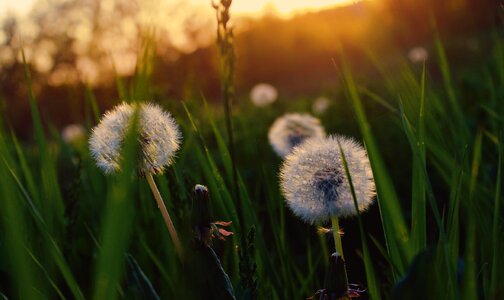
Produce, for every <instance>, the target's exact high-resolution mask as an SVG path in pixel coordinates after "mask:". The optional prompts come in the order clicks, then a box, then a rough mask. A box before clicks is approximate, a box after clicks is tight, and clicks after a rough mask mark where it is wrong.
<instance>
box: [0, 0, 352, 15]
mask: <svg viewBox="0 0 504 300" xmlns="http://www.w3.org/2000/svg"><path fill="white" fill-rule="evenodd" d="M35 1H36V0H0V15H1V14H3V13H5V12H7V11H9V10H10V11H14V12H16V13H17V14H20V15H23V14H26V13H27V12H28V11H29V10H30V8H31V6H32V5H33V3H34V2H35ZM139 1H141V0H139ZM160 1H168V2H169V1H174V0H160ZM186 1H188V2H189V3H191V4H195V5H201V6H209V5H210V0H186ZM357 1H358V0H233V4H232V5H231V11H232V13H235V14H237V15H253V16H257V15H260V14H261V13H262V12H264V11H265V8H267V7H269V8H273V7H274V8H275V11H276V12H277V13H279V14H281V15H284V16H289V15H291V14H294V13H296V12H301V11H308V10H317V9H322V8H325V7H330V6H335V5H342V4H350V3H353V2H357Z"/></svg>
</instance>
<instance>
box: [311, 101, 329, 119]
mask: <svg viewBox="0 0 504 300" xmlns="http://www.w3.org/2000/svg"><path fill="white" fill-rule="evenodd" d="M330 105H331V101H330V100H329V99H328V98H326V97H318V98H317V99H315V101H314V102H313V105H312V110H313V112H314V113H315V114H317V115H321V114H323V113H325V112H326V110H327V109H328V108H329V106H330Z"/></svg>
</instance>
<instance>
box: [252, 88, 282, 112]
mask: <svg viewBox="0 0 504 300" xmlns="http://www.w3.org/2000/svg"><path fill="white" fill-rule="evenodd" d="M277 97H278V91H277V89H276V88H275V87H274V86H272V85H271V84H268V83H259V84H256V85H255V86H254V87H253V88H252V90H251V91H250V99H251V100H252V103H254V104H255V106H258V107H264V106H267V105H269V104H271V103H273V102H275V100H276V99H277Z"/></svg>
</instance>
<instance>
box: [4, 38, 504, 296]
mask: <svg viewBox="0 0 504 300" xmlns="http://www.w3.org/2000/svg"><path fill="white" fill-rule="evenodd" d="M150 38H152V37H150ZM148 41H149V42H146V44H145V45H144V46H145V47H144V48H143V50H142V51H141V52H140V53H139V56H140V57H141V59H140V60H139V61H141V64H140V65H139V67H138V68H137V75H136V76H135V79H134V80H133V81H132V82H130V83H129V85H128V84H126V83H125V81H123V80H121V78H117V87H118V91H117V93H118V95H121V98H122V99H124V100H128V101H136V100H141V101H142V100H146V99H148V98H150V97H151V96H152V91H151V89H152V87H153V84H152V83H151V82H150V77H151V72H152V68H153V64H152V63H151V59H152V51H151V50H152V47H153V40H152V39H149V40H148ZM493 45H494V47H495V48H494V57H492V58H489V59H490V62H489V63H488V65H486V66H484V67H483V68H484V70H473V71H474V72H481V73H482V74H486V76H481V80H482V81H483V82H482V86H483V87H484V88H482V90H481V91H478V92H479V93H480V95H481V99H479V100H480V102H479V103H478V105H477V108H476V111H473V110H468V109H467V104H465V102H464V101H465V100H464V95H463V93H462V87H461V86H460V83H459V82H458V81H457V77H456V76H452V74H453V71H452V69H451V68H452V67H453V66H451V65H450V64H449V56H448V55H447V54H446V51H445V45H444V44H443V43H442V41H441V38H440V37H439V36H437V35H436V38H435V40H434V47H435V49H436V53H437V58H433V59H429V60H428V61H427V62H426V63H425V64H424V65H423V66H422V67H421V68H418V66H411V65H410V64H409V63H407V62H405V61H402V62H401V64H400V65H399V66H396V67H395V69H393V70H392V69H389V67H388V66H386V65H384V64H382V63H381V62H380V61H379V60H378V59H376V58H377V57H379V54H378V53H375V52H373V51H372V50H369V53H368V54H369V57H370V58H371V59H370V60H369V64H370V65H373V66H374V67H376V68H377V69H378V73H379V74H380V75H381V79H380V80H381V82H380V83H379V84H376V83H375V84H374V86H373V85H372V87H365V85H366V84H365V83H366V82H365V80H366V79H361V78H362V77H365V76H363V75H362V74H359V73H356V72H355V70H354V69H352V65H351V64H352V62H351V61H349V60H348V59H347V58H346V56H345V54H344V53H341V55H340V56H339V59H337V62H336V64H337V65H338V66H339V68H338V70H340V71H341V75H342V79H343V82H342V83H343V84H342V90H340V91H338V92H339V94H341V95H342V96H341V98H339V99H337V100H338V101H339V102H338V104H339V106H338V107H334V108H332V110H331V111H329V114H328V115H327V116H325V117H322V120H323V122H324V125H325V126H326V128H336V127H337V132H338V133H351V132H354V133H357V135H360V136H359V138H362V141H363V142H364V144H365V147H366V149H367V152H368V155H369V158H370V161H371V165H372V169H373V174H374V178H375V180H376V186H377V206H378V209H377V210H374V211H373V209H372V210H371V211H370V212H368V213H363V214H359V215H358V216H357V217H356V218H355V219H349V220H343V221H342V226H343V227H345V228H346V229H352V228H353V229H355V232H352V231H348V230H346V235H345V236H344V237H343V240H344V241H345V239H348V241H353V242H351V243H343V247H344V248H345V249H344V252H345V258H346V262H347V266H348V267H349V272H348V277H349V278H348V279H349V281H350V282H355V283H360V284H361V285H362V286H364V287H366V288H367V289H368V292H366V293H364V294H363V298H366V297H368V298H372V299H462V298H464V299H499V298H501V297H503V295H504V289H503V286H504V272H503V271H502V270H503V266H504V260H503V259H501V258H500V256H499V254H500V252H501V251H502V250H503V249H504V248H503V242H502V203H501V202H502V192H501V189H502V184H503V182H502V168H503V159H502V157H503V155H504V150H503V148H504V147H503V146H502V141H501V139H502V137H503V134H502V132H503V123H504V109H503V108H502V107H503V106H502V100H500V99H501V97H502V95H504V58H503V57H504V53H503V51H504V50H503V47H502V44H501V37H500V36H499V35H495V37H494V40H493ZM230 63H231V61H230V60H229V59H223V67H224V68H229V67H230V66H228V65H227V64H230ZM25 67H26V69H25V75H26V76H25V77H26V84H25V86H26V90H27V91H28V96H29V97H28V99H23V100H24V101H29V103H30V107H31V112H32V119H33V124H34V125H33V126H34V127H33V135H34V136H33V137H34V141H32V140H19V139H18V137H17V136H16V134H15V133H14V132H12V133H11V131H10V130H9V128H8V126H9V124H8V123H7V122H3V123H2V124H0V125H1V128H0V159H1V160H0V166H1V167H0V187H1V189H0V203H1V207H2V209H1V210H0V216H1V227H0V253H2V256H1V257H0V274H1V278H2V281H1V282H0V293H2V294H5V295H6V296H7V297H9V299H11V298H12V299H17V298H20V299H38V298H44V299H56V298H61V299H73V298H76V299H87V298H94V299H114V298H137V299H155V298H156V297H157V295H159V297H160V298H162V299H172V298H177V299H178V298H184V297H186V296H187V295H188V293H187V291H189V290H191V289H197V288H198V287H197V286H193V285H192V283H191V278H192V277H193V276H196V274H194V273H195V272H196V273H197V275H198V276H203V277H204V276H205V274H207V273H206V271H207V270H206V269H205V267H204V264H202V265H201V266H199V265H197V267H196V269H194V268H187V265H185V264H184V262H183V261H182V262H181V261H180V260H179V259H178V258H177V256H176V254H175V249H174V247H173V243H172V242H171V240H170V238H169V236H168V233H167V231H166V229H165V226H164V224H163V219H162V217H161V215H160V214H159V212H158V211H157V209H156V207H155V206H154V203H155V201H154V199H152V195H151V193H150V191H149V189H148V183H147V181H146V180H145V179H143V178H136V177H135V176H132V173H134V172H133V170H134V168H135V167H136V165H135V164H134V163H133V162H134V160H135V157H136V151H137V149H136V147H137V145H136V137H135V134H134V131H132V133H131V134H130V135H129V136H128V138H127V139H126V142H125V147H124V149H123V162H124V163H123V167H122V170H123V171H122V172H121V173H120V174H117V175H115V176H112V177H106V176H104V175H103V174H101V173H100V171H99V170H98V169H97V168H96V166H95V164H94V162H93V160H92V159H91V157H90V155H89V152H88V150H87V147H86V145H85V144H81V145H76V144H68V143H66V142H64V141H63V140H62V139H60V138H59V137H57V138H56V139H50V138H48V137H47V135H46V132H47V128H50V127H51V126H52V124H51V120H47V119H44V118H43V116H41V113H40V111H39V110H38V107H37V100H36V99H35V95H34V94H33V92H32V87H31V78H30V72H29V69H28V67H27V65H25ZM225 70H227V71H225V72H224V74H225V76H224V77H223V80H224V81H225V82H224V83H223V88H222V91H223V95H224V98H225V100H224V102H225V103H226V105H225V107H226V109H225V110H226V111H225V112H223V110H222V109H221V106H218V105H213V104H212V103H207V101H206V99H205V98H204V97H198V98H197V99H186V100H185V101H184V102H183V103H180V102H176V101H172V99H167V98H160V99H155V100H156V101H158V102H161V103H162V104H163V106H164V107H165V108H166V109H167V110H169V111H171V112H172V113H173V115H174V116H175V117H176V119H177V121H178V123H179V124H180V125H181V128H182V131H183V135H184V142H183V147H182V149H181V151H180V152H179V154H178V157H177V158H176V162H175V164H174V165H173V166H171V167H170V168H169V170H167V172H166V173H165V174H164V175H162V176H157V178H155V180H156V182H157V184H158V185H159V190H160V193H161V195H162V196H163V198H164V199H166V200H167V201H166V202H167V203H166V204H167V207H168V210H169V211H170V212H171V213H172V217H173V219H174V223H175V225H176V227H177V228H178V229H180V235H181V239H182V242H183V243H185V245H190V244H191V241H192V240H193V232H192V231H193V228H192V223H191V220H190V219H191V215H192V213H194V210H193V208H194V201H195V200H194V197H193V194H192V187H193V186H194V185H195V184H196V183H200V184H204V185H206V186H207V187H208V189H209V191H210V195H211V200H210V206H211V210H212V211H213V213H212V218H213V221H217V220H224V221H232V222H233V225H232V227H231V230H232V231H234V233H235V234H234V235H233V236H232V237H230V238H228V239H227V241H219V240H214V242H213V249H214V250H215V254H216V255H217V257H218V258H219V260H220V263H221V265H222V269H223V270H225V272H226V273H227V274H228V275H229V278H230V280H231V283H232V284H233V286H234V287H235V292H236V294H235V296H236V297H237V298H238V299H254V298H257V299H304V298H306V297H309V296H311V295H314V294H315V292H316V291H317V290H319V289H322V288H323V287H324V285H326V284H327V282H324V277H325V274H336V276H339V275H338V272H336V273H334V269H331V268H333V267H334V266H333V265H332V261H330V255H329V253H332V252H333V249H332V246H331V245H332V243H331V242H328V240H327V238H328V237H326V236H319V235H317V233H316V232H315V229H314V228H312V227H310V226H307V225H304V224H302V223H301V222H300V221H299V220H297V219H296V218H295V217H293V216H292V214H291V213H290V211H288V210H287V208H286V206H285V205H284V203H283V198H282V196H281V193H280V191H279V188H278V183H277V172H278V168H279V164H280V161H279V160H278V159H277V158H276V157H275V156H274V154H273V153H272V151H271V150H270V149H269V145H268V143H267V141H266V136H267V134H266V133H267V129H268V127H269V125H270V124H271V122H272V121H273V119H274V118H275V117H276V116H277V115H279V114H281V113H283V112H284V111H285V110H289V107H290V106H291V105H292V107H294V106H295V107H309V104H310V103H309V102H308V101H306V100H303V99H301V100H292V102H291V103H286V104H285V105H284V106H282V105H278V106H272V107H271V108H268V111H267V112H264V111H262V110H261V109H259V108H255V107H252V106H251V105H250V103H249V102H248V101H247V99H245V98H238V99H237V101H236V102H235V108H234V109H233V113H234V115H233V121H234V122H233V124H232V125H233V126H231V110H232V107H231V105H230V102H231V97H232V91H230V89H232V83H231V81H230V80H231V79H230V77H229V76H232V75H233V74H232V68H231V70H228V69H225ZM226 72H229V73H226ZM430 72H432V73H435V72H439V73H440V74H441V77H440V78H441V80H442V82H441V83H437V82H435V81H434V80H433V76H434V75H431V74H430ZM226 81H227V83H226ZM487 87H488V90H491V91H493V94H494V96H492V97H485V95H486V90H487ZM194 94H197V93H194ZM85 95H86V97H85V99H83V100H82V101H85V103H86V111H87V114H88V118H87V120H88V123H89V124H88V126H89V127H90V126H91V125H94V124H96V122H97V121H98V119H99V116H100V114H101V113H102V112H103V111H100V108H99V106H98V105H97V102H98V101H97V99H95V96H94V95H93V91H92V90H91V89H89V88H86V91H85ZM226 95H227V96H226ZM98 100H100V99H98ZM382 107H384V108H385V110H384V111H385V114H386V115H385V117H383V118H381V119H377V118H374V117H373V116H374V111H373V109H381V108H382ZM344 108H348V109H351V110H352V111H353V113H354V115H353V117H355V120H354V119H351V118H349V119H351V121H349V122H345V126H343V127H339V126H340V125H339V124H340V123H337V122H336V119H337V118H335V117H334V116H337V117H342V118H343V117H345V115H343V114H344V113H343V112H342V111H343V109H344ZM476 116H479V118H476ZM481 116H483V117H481ZM379 122H383V124H385V125H383V124H380V123H379ZM233 133H234V134H235V135H234V136H233V137H231V135H232V134H233ZM225 137H227V138H228V139H227V141H226V138H225ZM391 139H395V140H394V141H397V142H394V144H388V143H391V142H390V140H391ZM342 156H343V157H344V153H343V154H342ZM391 158H392V159H391ZM65 170H70V173H71V174H72V176H68V172H67V171H65ZM346 176H347V177H348V178H349V179H350V180H349V181H350V182H351V176H352V174H350V173H349V171H348V168H346ZM69 182H70V183H72V185H70V186H71V187H70V188H65V187H68V186H69V185H68V183H69ZM353 196H354V200H356V199H355V197H356V196H355V192H353ZM249 232H250V233H249ZM354 237H356V238H354ZM355 241H357V242H355ZM198 266H199V268H200V269H198ZM328 278H332V277H330V276H329V277H328ZM213 280H218V279H216V278H213V277H210V276H208V282H210V283H212V282H214V281H213ZM0 295H1V294H0ZM209 297H211V296H209Z"/></svg>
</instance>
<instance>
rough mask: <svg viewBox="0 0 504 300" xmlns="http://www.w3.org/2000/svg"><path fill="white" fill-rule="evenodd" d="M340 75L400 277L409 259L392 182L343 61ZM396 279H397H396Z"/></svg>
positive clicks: (403, 224) (404, 225) (410, 255)
mask: <svg viewBox="0 0 504 300" xmlns="http://www.w3.org/2000/svg"><path fill="white" fill-rule="evenodd" d="M343 75H344V79H345V84H346V88H347V92H348V95H349V97H350V100H351V101H352V103H353V106H354V109H355V113H356V115H357V120H358V123H359V127H360V130H361V133H362V136H363V138H364V142H365V145H366V149H367V152H368V155H369V159H370V162H371V167H372V169H373V175H374V178H375V182H376V189H377V198H378V205H379V209H380V215H381V218H382V225H383V231H384V235H385V240H386V243H387V251H388V252H389V253H390V257H391V259H392V260H394V263H395V264H396V265H397V266H398V268H399V271H400V274H398V275H401V274H403V273H404V271H405V268H406V266H407V265H408V264H409V262H410V261H411V259H412V257H413V253H412V251H411V250H412V249H411V246H410V240H409V232H408V229H407V227H406V222H405V220H404V217H403V215H402V211H401V206H400V203H399V199H398V197H397V194H396V191H395V189H394V187H393V185H392V180H391V179H390V175H389V174H388V171H387V169H386V167H385V163H384V161H383V159H382V157H381V155H380V153H379V150H378V146H377V144H376V142H375V138H374V136H373V133H372V132H371V126H370V124H369V122H368V120H367V117H366V113H365V111H364V106H363V105H362V101H361V99H360V96H359V94H358V93H357V88H356V85H355V83H354V80H353V76H352V74H351V71H350V67H349V66H348V62H347V61H346V59H345V58H344V57H343ZM396 278H397V277H396Z"/></svg>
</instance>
